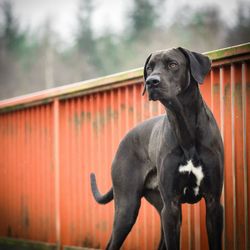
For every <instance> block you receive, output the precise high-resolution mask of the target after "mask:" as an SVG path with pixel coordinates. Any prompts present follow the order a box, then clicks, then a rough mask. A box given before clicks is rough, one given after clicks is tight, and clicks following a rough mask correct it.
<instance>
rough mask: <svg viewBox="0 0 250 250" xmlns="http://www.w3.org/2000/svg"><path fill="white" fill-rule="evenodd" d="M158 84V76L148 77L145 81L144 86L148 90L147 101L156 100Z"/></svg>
mask: <svg viewBox="0 0 250 250" xmlns="http://www.w3.org/2000/svg"><path fill="white" fill-rule="evenodd" d="M159 84H160V77H159V76H158V75H153V76H149V77H148V78H147V80H146V86H145V87H147V90H148V96H149V100H153V101H156V100H158V93H157V91H156V90H157V88H158V85H159Z"/></svg>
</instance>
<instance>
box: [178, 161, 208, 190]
mask: <svg viewBox="0 0 250 250" xmlns="http://www.w3.org/2000/svg"><path fill="white" fill-rule="evenodd" d="M179 172H180V173H188V174H191V173H192V174H193V175H194V176H195V178H196V185H197V186H196V187H195V188H194V194H195V195H198V194H199V187H200V184H201V181H202V179H203V178H204V174H203V172H202V168H201V166H197V167H195V166H194V165H193V163H192V161H191V160H189V161H188V162H187V164H186V165H184V166H183V165H181V166H180V167H179ZM185 193H186V188H184V194H185Z"/></svg>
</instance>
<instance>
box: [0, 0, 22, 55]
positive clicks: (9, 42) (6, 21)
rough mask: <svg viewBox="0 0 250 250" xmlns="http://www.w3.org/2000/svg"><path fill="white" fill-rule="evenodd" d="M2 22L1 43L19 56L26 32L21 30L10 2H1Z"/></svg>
mask: <svg viewBox="0 0 250 250" xmlns="http://www.w3.org/2000/svg"><path fill="white" fill-rule="evenodd" d="M2 12H3V24H2V27H1V41H2V45H3V46H5V47H6V49H7V50H9V51H11V52H12V53H15V55H18V56H20V55H21V54H23V52H24V50H25V43H26V34H25V32H21V31H20V28H19V26H18V20H17V18H16V17H15V15H14V13H13V6H12V3H11V2H7V1H4V2H3V4H2Z"/></svg>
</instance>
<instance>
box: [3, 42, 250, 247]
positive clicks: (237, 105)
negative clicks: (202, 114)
mask: <svg viewBox="0 0 250 250" xmlns="http://www.w3.org/2000/svg"><path fill="white" fill-rule="evenodd" d="M207 54H208V55H209V56H210V57H211V58H212V59H213V67H212V70H211V73H210V75H209V76H208V77H207V78H206V80H205V83H204V84H203V85H202V86H201V91H202V94H203V97H204V99H205V100H206V102H207V103H208V105H209V106H210V107H211V109H212V111H213V113H214V115H215V117H216V120H217V122H218V124H219V126H220V129H221V133H222V135H223V138H224V145H225V182H224V192H223V198H222V199H223V204H224V208H225V211H224V213H225V223H224V224H225V225H224V248H225V249H227V250H228V249H234V250H236V249H239V250H243V249H245V250H246V249H249V247H250V242H249V240H250V235H249V233H250V228H249V225H250V169H249V166H250V153H249V151H250V145H249V144H250V43H248V44H244V45H239V46H236V47H231V48H227V49H222V50H218V51H213V52H209V53H207ZM142 82H143V79H142V69H138V70H134V71H129V72H126V73H121V74H117V75H113V76H109V77H104V78H100V79H97V80H92V81H87V82H83V83H77V84H73V85H68V86H66V87H60V88H56V89H52V90H48V91H44V92H39V93H35V94H32V95H27V96H23V97H18V98H14V99H10V100H5V101H1V102H0V237H2V238H1V239H5V238H6V237H8V238H11V239H12V238H13V239H25V240H33V241H41V242H47V243H51V245H52V246H55V247H56V248H58V249H59V248H63V247H65V249H66V246H81V247H94V248H104V246H105V244H106V243H107V241H108V238H109V236H110V233H111V228H112V220H113V203H110V204H108V205H106V206H100V205H98V204H96V203H95V201H94V199H93V198H92V195H91V191H90V182H89V174H90V172H95V173H96V176H97V180H98V184H99V187H100V190H102V191H103V192H105V191H107V190H108V189H109V188H110V185H111V178H110V166H111V162H112V158H113V156H114V154H115V152H116V149H117V146H118V143H119V141H120V140H121V138H122V137H123V136H124V135H125V133H126V132H127V131H128V130H129V129H130V128H131V127H133V126H135V125H136V124H138V123H139V122H140V121H142V120H145V119H147V118H149V117H152V116H155V115H158V114H161V113H162V112H163V109H162V107H161V105H160V104H159V103H157V102H148V100H147V97H142V96H141V92H142V87H143V86H142ZM182 210H183V222H182V233H181V244H182V249H184V250H186V249H187V250H191V249H196V250H198V249H204V250H205V249H208V244H207V236H206V228H205V206H204V202H203V201H202V202H201V203H199V204H196V205H184V206H183V208H182ZM159 234H160V225H159V217H158V215H157V213H156V212H155V211H154V209H153V208H152V207H151V206H150V205H149V204H148V203H147V202H146V201H145V200H143V201H142V206H141V209H140V213H139V217H138V219H137V222H136V225H135V226H134V228H133V230H132V232H131V233H130V235H129V236H128V238H127V240H126V243H125V245H124V248H123V249H156V248H157V245H158V241H159ZM1 239H0V242H1ZM0 247H1V244H0Z"/></svg>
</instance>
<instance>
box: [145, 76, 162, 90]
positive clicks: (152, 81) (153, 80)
mask: <svg viewBox="0 0 250 250" xmlns="http://www.w3.org/2000/svg"><path fill="white" fill-rule="evenodd" d="M159 83H160V77H159V76H157V75H154V76H149V77H148V78H147V80H146V84H147V85H148V86H149V87H150V86H152V87H156V86H157V85H158V84H159Z"/></svg>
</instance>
